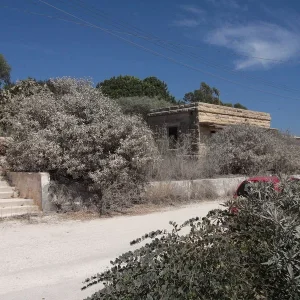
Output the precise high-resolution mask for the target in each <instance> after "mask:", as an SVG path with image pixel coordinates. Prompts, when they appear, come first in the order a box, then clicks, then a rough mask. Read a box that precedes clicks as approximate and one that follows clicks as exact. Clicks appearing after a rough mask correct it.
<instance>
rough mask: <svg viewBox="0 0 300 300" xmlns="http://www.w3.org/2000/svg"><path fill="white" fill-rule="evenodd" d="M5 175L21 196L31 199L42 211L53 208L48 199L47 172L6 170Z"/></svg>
mask: <svg viewBox="0 0 300 300" xmlns="http://www.w3.org/2000/svg"><path fill="white" fill-rule="evenodd" d="M7 177H8V180H9V181H10V184H11V185H12V186H14V187H16V189H17V190H18V191H19V193H20V197H21V198H25V199H32V200H33V201H34V203H35V204H36V205H38V207H39V208H40V210H42V211H43V212H48V211H51V210H53V205H52V204H51V202H50V201H49V199H48V189H49V184H50V176H49V174H48V173H28V172H7Z"/></svg>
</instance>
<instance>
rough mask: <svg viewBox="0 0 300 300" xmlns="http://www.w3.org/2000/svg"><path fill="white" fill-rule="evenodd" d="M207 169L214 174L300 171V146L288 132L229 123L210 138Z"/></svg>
mask: <svg viewBox="0 0 300 300" xmlns="http://www.w3.org/2000/svg"><path fill="white" fill-rule="evenodd" d="M206 153H207V155H206V162H207V164H206V165H207V166H206V169H207V170H209V171H210V172H211V174H212V175H214V174H246V175H253V174H258V173H262V174H265V173H266V172H267V171H271V172H274V173H280V172H282V173H286V174H288V173H295V172H297V171H299V170H300V147H299V145H296V143H295V140H294V139H293V138H292V137H290V136H288V135H287V134H283V133H280V132H278V131H271V130H269V129H266V128H261V127H253V126H248V125H234V126H227V127H225V128H224V129H223V130H221V131H219V132H217V133H215V134H214V135H213V137H212V138H211V140H210V142H209V144H208V149H207V152H206Z"/></svg>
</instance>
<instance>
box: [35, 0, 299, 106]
mask: <svg viewBox="0 0 300 300" xmlns="http://www.w3.org/2000/svg"><path fill="white" fill-rule="evenodd" d="M38 1H39V2H41V3H44V4H46V5H47V6H49V7H52V8H53V9H55V10H57V11H60V12H63V13H64V14H66V15H69V16H71V17H73V18H75V19H77V20H79V21H81V22H84V23H86V24H89V25H90V27H93V28H97V29H99V30H101V31H103V32H105V33H107V34H109V35H111V36H114V37H116V38H118V39H120V40H122V41H124V42H126V43H129V44H131V45H133V46H135V47H137V48H140V49H142V50H143V51H146V52H149V53H151V54H153V55H155V56H158V57H162V58H164V59H166V60H168V61H171V62H173V63H175V64H177V65H181V66H184V67H186V68H189V69H191V70H194V71H197V72H201V73H204V74H207V75H210V76H212V77H215V78H218V79H221V80H224V81H227V82H230V83H233V84H235V85H239V86H243V87H246V88H248V89H251V90H254V91H258V92H261V93H265V94H269V95H273V96H276V97H280V98H283V99H284V98H286V99H292V100H297V101H298V100H300V99H299V98H294V97H291V96H286V95H280V94H277V93H273V92H270V91H265V90H261V89H258V88H255V87H252V86H248V85H246V84H244V83H240V82H236V81H234V80H231V79H228V78H225V77H222V76H219V75H216V74H214V73H211V72H208V71H204V70H202V69H199V68H196V67H194V66H191V65H189V64H186V63H183V62H181V61H178V60H176V59H174V58H172V57H169V56H166V55H164V54H162V53H159V52H157V51H154V50H152V49H149V48H147V47H144V46H142V45H140V44H138V43H135V42H133V41H131V40H129V39H126V38H124V37H121V36H119V35H117V34H115V33H113V32H111V31H110V30H108V29H106V28H103V27H100V26H97V25H95V24H92V23H91V22H88V21H86V20H84V19H82V18H79V17H77V16H76V15H74V14H71V13H69V12H67V11H65V10H63V9H60V8H58V7H56V6H54V5H52V4H50V3H48V2H46V1H44V0H38Z"/></svg>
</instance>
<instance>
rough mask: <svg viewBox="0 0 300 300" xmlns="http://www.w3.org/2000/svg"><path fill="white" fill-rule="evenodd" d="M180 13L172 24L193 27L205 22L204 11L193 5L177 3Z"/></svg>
mask: <svg viewBox="0 0 300 300" xmlns="http://www.w3.org/2000/svg"><path fill="white" fill-rule="evenodd" d="M179 8H180V9H181V14H179V15H178V16H177V20H175V21H174V22H173V23H172V24H173V25H175V26H179V27H188V28H193V27H197V26H199V25H200V24H201V23H204V22H205V15H206V11H205V10H203V9H201V8H199V7H198V6H195V5H189V4H183V5H179Z"/></svg>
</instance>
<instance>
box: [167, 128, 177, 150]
mask: <svg viewBox="0 0 300 300" xmlns="http://www.w3.org/2000/svg"><path fill="white" fill-rule="evenodd" d="M168 137H169V141H170V149H174V148H176V144H177V141H178V127H175V126H174V127H169V128H168Z"/></svg>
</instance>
